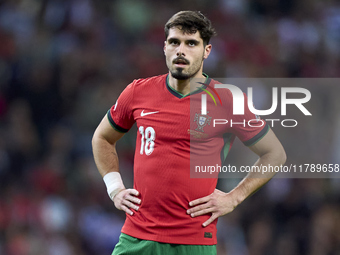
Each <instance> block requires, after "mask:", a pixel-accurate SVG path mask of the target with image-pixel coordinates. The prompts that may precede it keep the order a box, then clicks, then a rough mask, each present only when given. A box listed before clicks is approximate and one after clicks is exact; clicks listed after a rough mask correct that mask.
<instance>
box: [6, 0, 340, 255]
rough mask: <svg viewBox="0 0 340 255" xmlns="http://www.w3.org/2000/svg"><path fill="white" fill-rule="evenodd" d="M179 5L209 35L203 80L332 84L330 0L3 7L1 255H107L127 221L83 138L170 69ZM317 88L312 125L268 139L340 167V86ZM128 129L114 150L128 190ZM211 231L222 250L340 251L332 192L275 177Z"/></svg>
mask: <svg viewBox="0 0 340 255" xmlns="http://www.w3.org/2000/svg"><path fill="white" fill-rule="evenodd" d="M188 9H191V10H201V11H202V12H203V13H204V14H206V15H207V16H208V17H209V18H210V19H211V20H212V22H213V24H214V26H215V27H216V29H217V32H218V36H217V37H216V38H214V39H213V40H212V44H213V52H212V54H211V56H210V57H209V59H208V60H207V61H206V63H205V68H204V69H205V72H206V73H208V74H209V76H210V77H286V78H290V77H315V78H321V77H323V78H325V77H333V78H334V77H339V76H340V2H339V1H335V0H326V1H321V0H313V1H310V0H301V1H294V0H216V1H208V0H189V1H184V0H182V1H176V2H174V1H156V0H143V1H139V0H113V1H112V0H100V1H91V0H3V1H0V255H5V254H6V255H35V254H46V255H58V254H62V255H72V254H77V255H90V254H97V255H100V254H110V252H111V251H112V249H113V247H114V245H115V243H116V242H117V241H118V236H119V233H120V229H121V226H122V224H123V220H124V214H123V213H121V212H117V210H116V209H115V208H114V206H113V204H112V202H111V201H110V200H109V198H108V196H107V194H106V190H105V186H104V183H103V181H102V179H101V177H100V175H99V174H98V172H97V170H96V167H95V165H94V162H93V157H92V152H91V138H92V134H93V132H94V130H95V128H96V126H97V124H98V123H99V121H100V120H101V118H102V117H103V116H104V115H105V113H106V111H107V110H108V109H109V107H110V106H111V105H112V104H114V102H115V100H116V98H117V97H118V95H119V94H120V92H121V91H122V90H123V88H124V87H125V86H126V85H127V84H128V83H130V82H131V81H132V80H133V79H135V78H139V77H141V78H142V77H148V76H152V75H158V74H162V73H166V72H167V68H166V65H165V60H164V54H163V50H162V48H163V43H164V32H163V26H164V24H165V22H166V21H167V20H168V18H170V17H171V16H172V14H174V13H175V12H177V11H179V10H188ZM317 91H318V93H317V94H314V97H318V100H316V101H315V102H316V103H315V105H313V110H314V111H313V120H312V122H311V123H310V125H309V127H308V130H305V131H304V132H294V131H291V132H289V133H285V132H281V133H280V132H279V134H278V136H279V138H280V140H282V142H283V144H284V146H285V148H286V150H287V155H288V159H289V160H290V161H291V162H298V161H299V159H301V158H303V160H304V161H303V162H302V163H309V162H308V160H309V161H311V160H314V159H316V158H317V159H320V161H323V162H322V163H339V161H340V148H339V147H340V145H339V144H340V131H339V130H340V118H339V112H340V102H339V100H338V99H337V98H338V95H339V94H340V93H339V92H340V91H339V88H334V90H333V92H332V93H329V92H328V91H326V90H325V89H322V88H321V87H320V88H318V89H317ZM336 93H337V94H336ZM326 112H327V113H326ZM274 131H275V129H274ZM133 132H135V130H132V132H131V133H132V134H130V135H127V136H126V137H124V138H123V139H122V141H121V142H120V144H119V157H120V165H121V172H122V174H123V179H124V181H125V184H126V186H130V187H131V185H132V170H131V169H132V164H133V149H132V148H133V146H134V133H133ZM306 133H308V134H309V136H307V137H305V138H304V135H306ZM308 139H309V140H308ZM299 143H301V144H307V145H308V148H309V149H310V150H307V151H306V150H304V151H299V150H298V148H299V146H298V144H299ZM237 150H238V149H237V148H236V151H237ZM234 155H235V156H233V157H232V158H231V159H230V162H232V163H233V162H236V161H242V158H243V157H244V155H243V154H242V151H240V153H238V154H237V153H236V154H234ZM238 157H239V158H238ZM234 182H235V180H230V179H229V180H228V179H224V180H222V181H221V182H220V184H219V185H220V187H225V188H232V186H233V185H234ZM218 229H219V240H220V241H219V244H218V254H228V255H229V254H232V255H260V254H261V255H266V254H268V255H269V254H279V255H281V254H282V255H304V254H310V255H339V254H340V183H339V181H337V180H335V179H275V180H272V181H271V182H270V183H268V185H266V186H265V187H264V188H263V189H261V190H260V191H259V192H258V193H256V194H255V195H253V196H252V198H251V199H248V200H246V202H245V203H243V204H242V205H240V206H239V207H238V208H237V209H236V210H235V211H234V212H233V213H231V214H230V215H228V216H225V217H223V218H221V219H220V220H219V224H218Z"/></svg>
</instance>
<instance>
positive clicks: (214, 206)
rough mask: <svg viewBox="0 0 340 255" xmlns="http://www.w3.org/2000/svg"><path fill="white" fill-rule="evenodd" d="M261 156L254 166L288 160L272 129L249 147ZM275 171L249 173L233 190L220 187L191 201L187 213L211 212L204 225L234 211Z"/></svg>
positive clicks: (279, 163) (273, 164)
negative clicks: (224, 190) (225, 191)
mask: <svg viewBox="0 0 340 255" xmlns="http://www.w3.org/2000/svg"><path fill="white" fill-rule="evenodd" d="M249 148H250V149H251V150H252V151H253V152H254V153H256V154H257V155H258V156H259V159H258V160H257V161H256V162H255V164H254V166H269V165H271V166H280V165H283V164H284V163H285V162H286V153H285V151H284V149H283V147H282V145H281V143H280V141H279V140H278V139H277V137H276V136H275V134H274V132H273V131H272V130H271V129H270V130H269V131H268V133H267V134H266V135H265V136H264V137H263V138H262V139H261V140H260V141H259V142H257V143H256V144H255V145H253V146H250V147H249ZM274 175H275V173H271V172H267V173H265V174H261V177H258V173H249V174H248V175H247V176H246V177H245V178H244V179H243V180H242V181H241V182H240V183H239V184H238V185H237V186H236V187H235V188H234V189H233V190H231V191H230V192H228V193H224V192H222V191H220V190H218V189H215V191H214V192H213V193H212V194H210V195H209V196H206V197H202V198H199V199H196V200H194V201H191V202H190V203H189V206H191V208H190V209H189V210H187V213H188V214H190V215H191V217H197V216H200V215H204V214H207V213H211V214H212V215H211V217H210V218H209V219H208V220H207V221H206V222H204V223H203V227H206V226H208V225H209V224H210V223H211V222H213V221H214V220H215V219H217V218H218V217H220V216H223V215H225V214H227V213H230V212H232V211H233V210H234V209H235V207H236V206H238V205H239V204H240V203H242V202H243V201H244V200H245V199H246V198H247V197H249V196H250V195H251V194H253V193H254V192H256V191H257V190H258V189H259V188H261V187H262V186H263V185H264V184H265V183H267V182H268V181H269V180H270V179H271V178H272V177H273V176H274Z"/></svg>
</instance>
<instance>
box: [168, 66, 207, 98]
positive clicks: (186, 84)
mask: <svg viewBox="0 0 340 255" xmlns="http://www.w3.org/2000/svg"><path fill="white" fill-rule="evenodd" d="M193 78H203V79H204V78H205V76H204V75H203V74H202V72H199V73H197V74H196V75H195V76H194V77H192V78H190V79H187V80H177V79H176V78H174V77H172V75H171V73H170V72H169V86H171V87H172V88H173V89H175V90H176V91H177V92H179V93H181V94H182V95H187V94H189V93H190V92H191V91H192V90H195V89H196V88H191V86H190V81H191V79H193Z"/></svg>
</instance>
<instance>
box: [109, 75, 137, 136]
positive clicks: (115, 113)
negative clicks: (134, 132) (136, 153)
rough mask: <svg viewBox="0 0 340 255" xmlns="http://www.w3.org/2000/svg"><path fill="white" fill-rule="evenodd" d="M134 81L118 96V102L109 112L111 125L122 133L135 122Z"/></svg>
mask: <svg viewBox="0 0 340 255" xmlns="http://www.w3.org/2000/svg"><path fill="white" fill-rule="evenodd" d="M133 92H134V82H133V83H131V84H129V85H128V86H127V87H126V88H125V89H124V90H123V92H122V93H121V94H120V96H119V97H118V99H117V101H116V103H115V104H114V105H113V106H112V107H111V108H110V110H109V111H108V112H107V117H108V119H109V122H110V124H111V126H112V127H113V128H114V129H116V130H117V131H119V132H121V133H126V132H127V131H129V130H130V128H131V127H132V125H133V124H134V123H135V120H134V118H133Z"/></svg>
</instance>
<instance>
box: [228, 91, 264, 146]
mask: <svg viewBox="0 0 340 255" xmlns="http://www.w3.org/2000/svg"><path fill="white" fill-rule="evenodd" d="M244 102H245V105H244V115H233V118H232V120H233V121H232V130H233V131H232V132H233V133H234V134H235V135H236V136H237V137H238V138H239V139H240V140H241V141H242V142H243V143H244V145H246V146H252V145H254V144H255V143H257V142H258V141H260V140H261V139H262V138H263V137H264V136H265V135H266V134H267V132H268V131H269V126H268V124H267V123H266V121H265V120H263V119H261V118H260V117H259V116H257V115H255V114H254V113H252V112H251V111H250V110H249V108H248V103H247V102H248V99H247V96H246V94H244Z"/></svg>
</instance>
